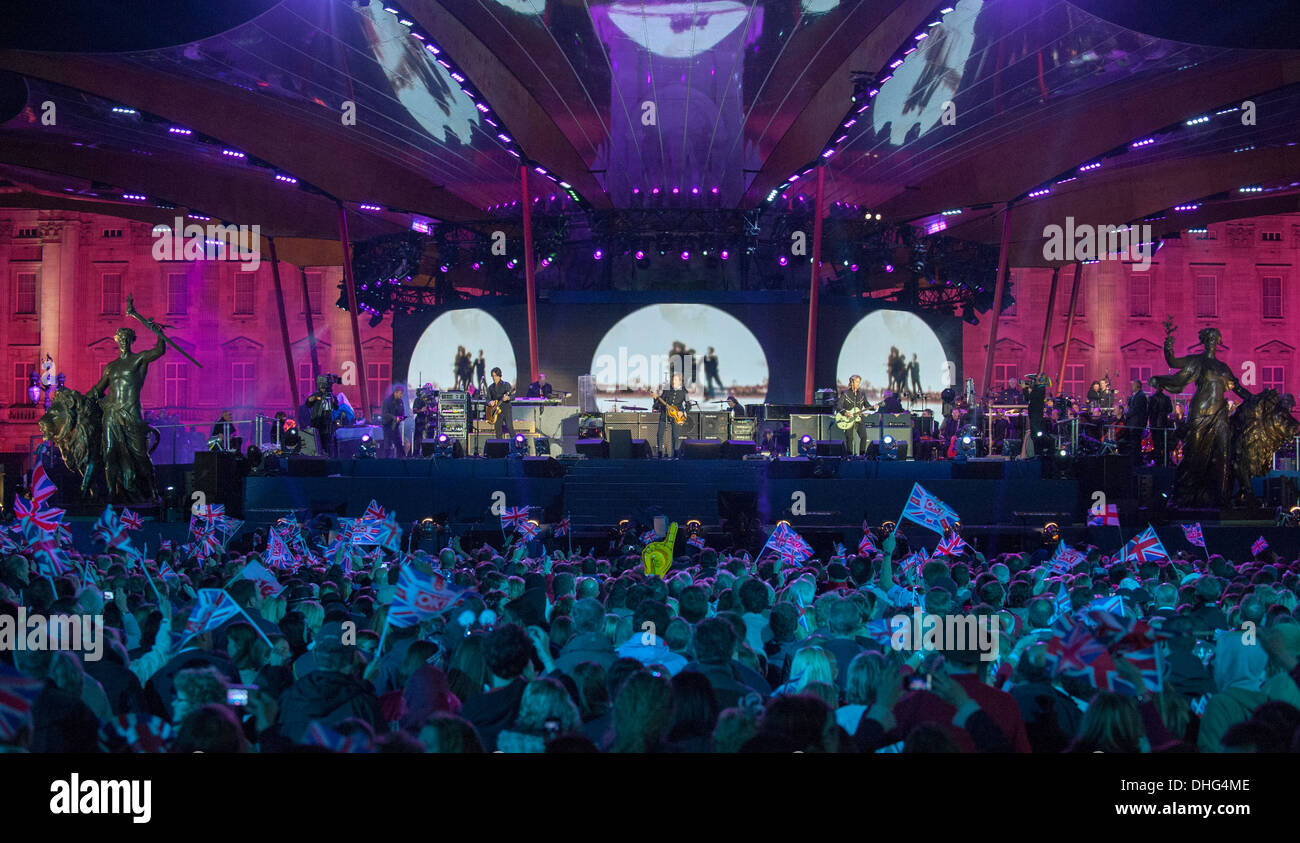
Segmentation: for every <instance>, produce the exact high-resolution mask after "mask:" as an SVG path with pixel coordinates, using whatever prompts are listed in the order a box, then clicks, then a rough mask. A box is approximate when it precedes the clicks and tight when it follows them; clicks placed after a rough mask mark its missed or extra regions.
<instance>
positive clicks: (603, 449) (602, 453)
mask: <svg viewBox="0 0 1300 843" xmlns="http://www.w3.org/2000/svg"><path fill="white" fill-rule="evenodd" d="M576 449H577V451H578V453H579V454H582V455H583V456H584V457H586V458H587V459H589V460H595V459H609V443H608V442H606V441H605V440H604V439H579V440H578V443H577V445H576Z"/></svg>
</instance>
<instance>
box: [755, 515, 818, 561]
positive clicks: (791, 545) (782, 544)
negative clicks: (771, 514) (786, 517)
mask: <svg viewBox="0 0 1300 843" xmlns="http://www.w3.org/2000/svg"><path fill="white" fill-rule="evenodd" d="M768 547H771V548H772V549H773V550H775V551H776V553H777V556H779V557H780V559H781V563H782V564H783V565H797V564H798V563H800V562H802V561H804V560H805V559H808V558H810V557H811V556H812V555H813V549H812V545H810V544H808V542H806V541H804V538H803V536H801V535H799V534H798V533H796V532H795V531H794V528H793V527H791V526H790V525H789V524H787V523H786V522H784V521H782V522H780V523H778V524H777V525H776V529H775V530H773V531H772V535H770V536H768V539H767V544H765V545H763V549H764V550H766V549H767V548H768ZM762 555H763V554H762V552H760V553H759V556H762Z"/></svg>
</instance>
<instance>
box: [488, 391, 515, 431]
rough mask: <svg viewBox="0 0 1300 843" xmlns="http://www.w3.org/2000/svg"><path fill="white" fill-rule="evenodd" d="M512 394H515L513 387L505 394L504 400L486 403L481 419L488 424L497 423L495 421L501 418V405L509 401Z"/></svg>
mask: <svg viewBox="0 0 1300 843" xmlns="http://www.w3.org/2000/svg"><path fill="white" fill-rule="evenodd" d="M514 394H515V389H514V387H511V388H510V391H509V392H507V393H506V394H505V397H504V398H501V399H500V400H497V401H489V402H488V403H487V407H485V408H484V409H483V418H484V419H486V420H487V423H488V424H496V423H497V419H499V418H501V405H502V404H503V403H504V402H506V401H509V400H510V396H512V395H514Z"/></svg>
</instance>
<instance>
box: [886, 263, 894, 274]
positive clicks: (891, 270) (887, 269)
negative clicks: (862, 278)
mask: <svg viewBox="0 0 1300 843" xmlns="http://www.w3.org/2000/svg"><path fill="white" fill-rule="evenodd" d="M893 271H894V265H893V264H892V263H887V264H885V272H893Z"/></svg>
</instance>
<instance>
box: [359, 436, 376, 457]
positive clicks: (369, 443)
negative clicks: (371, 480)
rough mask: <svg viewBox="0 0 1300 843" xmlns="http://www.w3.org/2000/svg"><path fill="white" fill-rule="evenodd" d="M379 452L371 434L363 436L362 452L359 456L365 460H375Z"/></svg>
mask: <svg viewBox="0 0 1300 843" xmlns="http://www.w3.org/2000/svg"><path fill="white" fill-rule="evenodd" d="M378 451H379V449H378V448H377V447H376V446H375V440H374V439H372V438H370V434H369V433H366V434H363V435H362V437H361V451H360V453H359V454H358V456H359V457H360V458H361V459H363V460H373V459H374V458H375V455H376V454H377V453H378Z"/></svg>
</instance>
